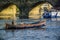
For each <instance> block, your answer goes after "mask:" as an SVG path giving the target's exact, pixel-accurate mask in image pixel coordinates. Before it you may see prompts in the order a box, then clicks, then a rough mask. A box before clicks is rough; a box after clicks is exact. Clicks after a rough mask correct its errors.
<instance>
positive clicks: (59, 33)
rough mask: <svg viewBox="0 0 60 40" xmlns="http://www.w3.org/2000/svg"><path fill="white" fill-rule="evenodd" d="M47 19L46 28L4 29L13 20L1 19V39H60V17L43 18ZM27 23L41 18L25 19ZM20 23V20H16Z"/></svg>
mask: <svg viewBox="0 0 60 40" xmlns="http://www.w3.org/2000/svg"><path fill="white" fill-rule="evenodd" d="M43 20H46V26H43V28H45V29H21V30H14V31H12V30H3V29H4V27H5V23H11V21H12V20H0V29H1V30H0V40H60V18H52V19H43ZM23 21H24V22H25V23H33V22H36V21H39V20H34V21H33V20H28V19H26V20H23ZM16 22H17V23H20V22H21V21H20V20H17V21H16Z"/></svg>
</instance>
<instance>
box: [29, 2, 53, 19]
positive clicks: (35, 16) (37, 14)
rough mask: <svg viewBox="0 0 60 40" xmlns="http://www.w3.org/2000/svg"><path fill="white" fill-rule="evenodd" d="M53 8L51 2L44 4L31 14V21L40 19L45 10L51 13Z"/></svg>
mask: <svg viewBox="0 0 60 40" xmlns="http://www.w3.org/2000/svg"><path fill="white" fill-rule="evenodd" d="M52 7H53V6H52V5H51V4H50V3H49V2H42V3H40V4H39V5H37V6H36V7H34V8H33V9H32V10H31V11H30V12H29V18H30V19H39V18H41V17H42V15H43V13H44V9H47V10H48V11H50V9H51V8H52Z"/></svg>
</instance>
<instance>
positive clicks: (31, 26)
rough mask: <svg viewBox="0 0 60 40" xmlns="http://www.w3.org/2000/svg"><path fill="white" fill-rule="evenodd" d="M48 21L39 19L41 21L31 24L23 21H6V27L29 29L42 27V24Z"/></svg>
mask: <svg viewBox="0 0 60 40" xmlns="http://www.w3.org/2000/svg"><path fill="white" fill-rule="evenodd" d="M45 25H46V22H45V21H39V22H35V23H30V24H26V23H21V24H14V22H12V24H8V23H6V27H5V28H6V29H28V28H41V27H42V26H45Z"/></svg>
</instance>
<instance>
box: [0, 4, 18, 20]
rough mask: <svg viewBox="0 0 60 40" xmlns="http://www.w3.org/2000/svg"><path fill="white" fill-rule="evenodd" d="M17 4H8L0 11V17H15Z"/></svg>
mask: <svg viewBox="0 0 60 40" xmlns="http://www.w3.org/2000/svg"><path fill="white" fill-rule="evenodd" d="M17 9H18V8H17V6H16V5H15V4H11V5H9V6H8V7H7V8H5V9H3V10H2V11H1V12H0V19H15V18H16V14H17Z"/></svg>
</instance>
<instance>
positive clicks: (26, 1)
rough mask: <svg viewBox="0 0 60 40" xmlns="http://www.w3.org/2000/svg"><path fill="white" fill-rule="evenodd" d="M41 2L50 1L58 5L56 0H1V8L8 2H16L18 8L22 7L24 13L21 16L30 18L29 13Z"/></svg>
mask: <svg viewBox="0 0 60 40" xmlns="http://www.w3.org/2000/svg"><path fill="white" fill-rule="evenodd" d="M40 2H49V3H50V4H52V5H53V6H55V5H56V2H57V1H55V0H53V1H52V0H0V10H1V8H2V7H1V6H2V5H5V4H8V3H14V4H16V5H17V6H18V8H19V9H20V11H21V12H20V13H21V14H22V15H21V16H20V18H28V13H29V11H30V10H31V9H32V8H34V7H35V6H37V5H38V4H39V3H40Z"/></svg>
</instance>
